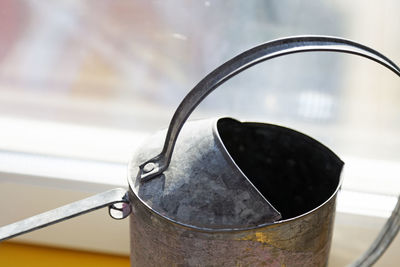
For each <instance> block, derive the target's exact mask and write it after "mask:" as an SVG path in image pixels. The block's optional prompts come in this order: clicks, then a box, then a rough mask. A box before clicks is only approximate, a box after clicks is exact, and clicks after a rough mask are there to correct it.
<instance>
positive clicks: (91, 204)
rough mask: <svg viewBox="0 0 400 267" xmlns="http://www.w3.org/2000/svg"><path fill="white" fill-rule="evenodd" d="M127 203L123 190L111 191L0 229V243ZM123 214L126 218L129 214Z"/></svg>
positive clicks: (126, 195)
mask: <svg viewBox="0 0 400 267" xmlns="http://www.w3.org/2000/svg"><path fill="white" fill-rule="evenodd" d="M121 202H122V203H128V204H129V200H128V194H127V191H126V190H125V189H122V188H116V189H112V190H109V191H106V192H103V193H100V194H97V195H94V196H91V197H88V198H85V199H82V200H79V201H76V202H74V203H71V204H68V205H65V206H62V207H59V208H56V209H54V210H50V211H47V212H44V213H41V214H38V215H36V216H33V217H30V218H27V219H24V220H21V221H18V222H15V223H12V224H9V225H6V226H3V227H0V242H1V241H4V240H6V239H9V238H12V237H15V236H18V235H21V234H24V233H28V232H31V231H34V230H38V229H40V228H43V227H46V226H48V225H52V224H55V223H58V222H61V221H64V220H68V219H70V218H73V217H76V216H78V215H81V214H84V213H88V212H91V211H94V210H97V209H100V208H103V207H106V206H110V205H113V204H116V203H121ZM127 208H128V209H129V211H125V212H124V216H125V217H126V216H127V215H129V213H130V207H129V205H128V207H127Z"/></svg>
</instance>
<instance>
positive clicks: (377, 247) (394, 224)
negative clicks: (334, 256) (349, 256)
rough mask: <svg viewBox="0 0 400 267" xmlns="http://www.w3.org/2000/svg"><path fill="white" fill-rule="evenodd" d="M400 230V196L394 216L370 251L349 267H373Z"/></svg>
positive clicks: (388, 221)
mask: <svg viewBox="0 0 400 267" xmlns="http://www.w3.org/2000/svg"><path fill="white" fill-rule="evenodd" d="M399 230H400V196H399V197H398V199H397V205H396V207H395V208H394V210H393V212H392V215H391V216H390V218H389V219H388V220H387V221H386V223H385V225H384V226H383V228H382V230H381V231H380V233H379V234H378V236H377V237H376V239H375V240H374V242H373V243H372V244H371V246H370V247H369V249H368V250H367V251H365V252H364V254H363V255H362V256H361V257H360V258H359V259H357V260H356V261H355V262H354V263H352V264H350V265H349V267H368V266H372V265H373V264H374V263H375V262H376V261H377V260H378V259H379V258H380V257H381V256H382V254H383V253H384V252H385V250H386V249H387V248H388V247H389V245H390V244H391V243H392V241H393V239H394V238H395V237H396V235H397V233H398V232H399Z"/></svg>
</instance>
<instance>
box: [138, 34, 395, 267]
mask: <svg viewBox="0 0 400 267" xmlns="http://www.w3.org/2000/svg"><path fill="white" fill-rule="evenodd" d="M312 51H332V52H342V53H348V54H354V55H358V56H362V57H365V58H368V59H371V60H373V61H375V62H377V63H379V64H381V65H383V66H385V67H386V68H388V69H389V70H391V71H393V72H394V73H395V74H396V75H397V76H399V77H400V68H399V67H398V66H396V64H394V63H393V62H392V61H391V60H390V59H388V58H387V57H385V56H384V55H382V54H381V53H379V52H377V51H375V50H373V49H371V48H369V47H367V46H364V45H361V44H359V43H356V42H353V41H350V40H346V39H341V38H336V37H327V36H298V37H288V38H283V39H278V40H274V41H271V42H267V43H264V44H261V45H259V46H256V47H254V48H251V49H249V50H247V51H245V52H243V53H242V54H240V55H238V56H236V57H234V58H232V59H231V60H229V61H227V62H226V63H224V64H223V65H221V66H220V67H218V68H217V69H215V70H214V71H213V72H211V73H210V74H208V75H207V76H206V77H205V78H204V79H203V80H201V81H200V82H199V83H198V84H197V85H196V86H195V87H194V88H193V89H192V90H191V91H190V92H189V93H188V94H187V95H186V97H185V98H184V99H183V101H182V102H181V104H180V105H179V107H178V108H177V110H176V111H175V114H174V116H173V117H172V120H171V122H170V125H169V128H168V132H167V136H166V139H165V143H164V147H163V149H162V151H161V153H160V154H159V155H157V156H156V157H154V158H152V159H150V160H148V161H146V162H144V163H143V164H142V165H140V169H139V174H138V175H139V177H140V179H141V181H142V182H145V181H147V180H150V179H152V178H154V177H157V176H158V175H160V174H162V172H163V171H165V170H166V169H167V168H168V166H169V163H170V161H171V157H172V152H173V150H174V146H175V143H176V140H177V138H178V135H179V132H180V130H181V128H182V126H183V124H184V123H185V121H186V120H187V118H188V117H189V115H190V114H191V113H192V111H193V110H194V109H195V108H196V107H197V106H198V105H199V104H200V102H201V101H202V100H203V99H204V98H205V97H206V96H207V95H208V94H210V93H211V92H212V91H213V90H215V89H216V88H217V87H218V86H220V85H221V84H223V83H224V82H226V81H227V80H229V79H230V78H232V77H233V76H235V75H237V74H239V73H240V72H242V71H244V70H245V69H247V68H250V67H252V66H254V65H256V64H258V63H261V62H263V61H266V60H268V59H272V58H275V57H280V56H284V55H288V54H294V53H299V52H312ZM399 229H400V197H399V198H398V201H397V205H396V207H395V209H394V210H393V212H392V215H391V216H390V218H389V219H388V220H387V222H386V224H385V226H384V227H383V229H382V230H381V232H380V234H379V235H378V237H377V238H376V240H375V241H374V243H373V244H372V245H371V246H370V248H369V249H368V250H367V251H366V252H365V253H364V254H363V255H362V256H361V257H360V258H359V259H358V260H357V261H356V262H354V263H353V264H352V265H351V266H352V267H355V266H363V267H364V266H371V265H372V264H373V263H375V262H376V261H377V260H378V259H379V257H380V256H381V255H382V254H383V252H384V251H385V250H386V248H387V247H388V246H389V245H390V243H391V241H392V240H393V239H394V237H395V236H396V234H397V233H398V231H399Z"/></svg>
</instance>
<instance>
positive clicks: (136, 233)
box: [129, 118, 343, 266]
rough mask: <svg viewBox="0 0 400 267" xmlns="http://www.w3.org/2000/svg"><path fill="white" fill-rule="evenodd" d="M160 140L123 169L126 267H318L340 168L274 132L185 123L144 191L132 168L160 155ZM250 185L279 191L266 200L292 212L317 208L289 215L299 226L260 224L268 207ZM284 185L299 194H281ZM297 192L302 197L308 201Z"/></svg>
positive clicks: (325, 154) (302, 141)
mask: <svg viewBox="0 0 400 267" xmlns="http://www.w3.org/2000/svg"><path fill="white" fill-rule="evenodd" d="M217 125H218V128H217ZM163 136H164V135H163V133H159V134H157V135H155V136H152V137H151V138H149V139H148V141H147V142H145V144H147V145H146V146H145V147H143V148H141V149H139V150H138V151H137V153H136V156H135V157H134V159H133V160H132V162H131V163H130V170H129V172H130V177H129V183H130V186H131V191H130V193H131V194H132V196H131V201H132V207H133V209H132V212H133V214H132V215H133V216H131V246H132V255H131V256H132V266H324V265H325V264H326V262H327V259H328V253H329V247H330V236H331V233H332V227H333V225H332V224H333V216H334V205H335V204H334V199H335V198H336V193H337V191H338V189H339V186H340V179H339V176H340V171H341V168H342V166H343V163H342V161H341V160H340V159H339V158H337V156H336V155H334V153H333V152H332V151H330V150H329V149H328V148H326V147H324V146H323V145H322V144H320V143H319V142H317V141H316V140H314V139H312V138H310V137H308V136H306V135H304V134H301V133H299V132H296V131H294V130H291V129H288V128H284V127H280V126H276V125H269V124H262V123H240V122H238V121H235V120H233V119H227V118H225V119H219V120H204V121H196V122H189V123H187V124H186V125H185V127H184V128H183V129H182V134H181V136H179V138H178V140H177V146H176V151H175V153H174V154H173V157H172V160H171V163H170V166H169V168H168V169H167V170H166V171H164V173H163V174H162V177H157V178H156V179H152V180H149V181H146V182H145V183H143V182H141V180H140V177H138V176H137V173H138V168H139V167H138V164H140V162H142V160H143V159H144V158H148V157H149V156H150V155H151V154H152V153H156V152H157V151H158V150H159V149H160V147H161V146H162V137H163ZM257 142H261V143H257ZM149 146H150V148H149ZM227 148H230V150H229V151H228V150H227ZM235 149H238V151H235ZM241 151H242V152H243V151H244V152H243V153H242V152H241ZM236 153H238V154H236ZM280 154H282V155H280ZM243 157H244V158H245V160H243ZM240 158H242V160H241V159H240ZM260 158H261V160H262V162H265V163H264V164H263V163H260V161H259V160H260ZM234 159H236V160H237V161H236V162H235V161H234ZM268 159H269V160H268ZM268 162H270V163H268ZM238 163H240V164H239V166H238V165H237V164H238ZM290 166H292V167H294V168H291V167H290ZM241 167H243V168H244V169H241ZM249 168H250V170H249ZM288 168H289V170H286V169H288ZM253 169H257V170H256V171H255V172H252V171H253ZM243 170H246V172H245V173H244V172H243ZM296 170H297V171H296ZM248 173H249V174H251V175H252V177H251V178H252V179H250V180H249V178H248V177H247V176H246V174H248ZM282 173H283V174H284V175H283V176H282ZM257 176H258V177H257ZM274 176H276V177H274ZM256 178H257V179H259V181H257V184H259V185H261V186H260V188H261V187H262V186H264V187H265V185H267V186H268V187H269V186H270V187H272V191H274V190H275V191H277V192H278V194H274V195H275V196H278V198H277V199H276V198H275V201H281V202H282V201H283V202H287V203H289V206H293V207H300V206H304V205H300V206H299V203H303V202H305V201H307V200H310V199H317V201H316V202H315V201H313V203H312V205H311V206H309V205H308V206H307V207H308V209H307V210H306V211H305V212H304V211H302V210H300V211H297V212H298V213H297V214H301V216H300V217H294V218H293V217H291V218H290V219H288V220H283V221H279V222H276V220H277V219H278V218H273V219H274V220H272V221H271V218H270V217H268V216H263V215H265V214H263V212H267V213H266V215H269V214H271V213H270V212H271V211H270V210H269V207H270V204H269V202H266V200H265V198H264V195H262V192H260V191H259V189H260V188H258V189H256V187H254V185H253V183H251V181H256ZM260 179H261V180H260ZM280 179H284V181H283V183H282V181H279V180H280ZM269 180H270V181H269ZM271 181H272V182H271ZM274 181H275V182H277V183H276V184H274ZM290 181H293V182H295V183H296V184H297V185H298V188H295V190H294V191H293V192H292V191H290V192H289V194H288V192H285V190H291V189H290V185H288V184H287V183H288V182H290ZM303 187H304V188H311V189H309V190H311V191H310V193H311V194H315V195H316V198H314V197H312V196H311V198H310V196H309V192H308V191H303V190H302V189H303ZM321 187H322V188H321ZM324 187H328V188H324ZM270 189H271V188H267V190H266V189H265V188H263V192H271V190H270ZM320 191H322V192H320ZM243 195H245V196H246V197H245V198H243ZM279 195H283V196H285V197H284V198H280V197H279ZM257 201H260V203H261V204H264V206H261V208H263V207H266V209H265V211H264V210H263V209H261V208H260V204H258V202H257ZM263 201H265V202H263ZM275 203H278V202H275ZM324 203H325V204H324ZM266 204H267V205H266ZM278 204H280V203H278ZM321 205H322V206H321ZM281 206H282V205H281ZM282 207H284V205H283V206H282ZM318 207H319V208H318ZM285 212H287V209H285ZM307 213H308V214H307ZM296 216H297V215H296ZM151 248H157V249H154V250H151Z"/></svg>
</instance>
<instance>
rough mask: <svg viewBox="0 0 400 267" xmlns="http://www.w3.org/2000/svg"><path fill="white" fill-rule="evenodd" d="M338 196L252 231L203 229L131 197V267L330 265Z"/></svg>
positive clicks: (302, 266) (133, 196)
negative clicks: (173, 219)
mask: <svg viewBox="0 0 400 267" xmlns="http://www.w3.org/2000/svg"><path fill="white" fill-rule="evenodd" d="M335 199H336V194H335V195H334V196H332V198H331V199H329V200H328V201H327V202H326V203H324V204H323V205H322V206H321V207H319V208H318V209H317V210H315V211H313V212H310V213H308V214H305V215H303V216H300V217H298V218H293V219H290V220H287V221H282V222H279V223H275V224H273V225H268V226H262V227H256V228H253V229H248V230H234V229H226V230H225V231H221V230H220V231H218V230H215V229H214V230H209V231H205V230H199V229H195V228H193V227H185V226H183V225H180V224H176V223H173V222H172V221H170V220H168V219H166V218H164V217H162V216H160V215H158V214H156V213H154V212H153V211H152V210H151V209H149V208H148V207H146V206H145V205H143V203H142V202H141V201H140V200H139V199H138V198H137V197H136V196H135V195H132V196H131V201H132V202H131V203H132V204H131V205H132V210H133V212H132V216H130V229H131V266H135V267H139V266H229V267H230V266H279V267H282V266H301V267H304V266H326V264H327V260H328V256H329V250H330V245H331V236H332V231H333V220H334V214H335Z"/></svg>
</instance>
